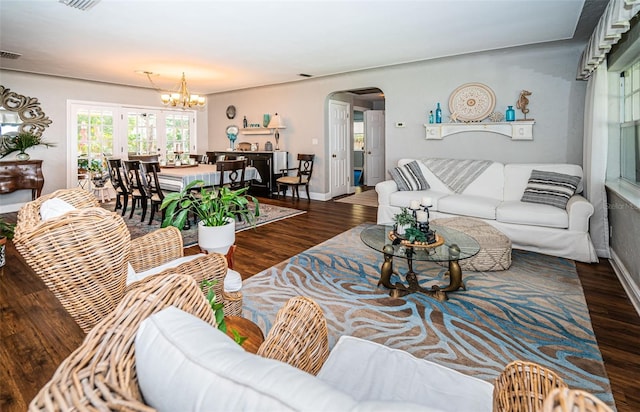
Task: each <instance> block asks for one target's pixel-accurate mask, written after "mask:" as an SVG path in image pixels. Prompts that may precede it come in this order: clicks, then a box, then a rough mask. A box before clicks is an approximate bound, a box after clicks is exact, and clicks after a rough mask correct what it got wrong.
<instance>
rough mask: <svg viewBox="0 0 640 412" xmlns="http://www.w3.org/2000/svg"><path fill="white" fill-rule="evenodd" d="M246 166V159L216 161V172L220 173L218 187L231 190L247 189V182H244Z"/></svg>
mask: <svg viewBox="0 0 640 412" xmlns="http://www.w3.org/2000/svg"><path fill="white" fill-rule="evenodd" d="M247 164H248V160H247V159H240V160H223V161H217V162H216V170H217V171H218V172H220V185H219V186H220V187H222V186H226V187H228V188H230V189H232V190H237V189H242V188H245V187H247V186H248V182H247V181H246V180H245V172H246V170H247Z"/></svg>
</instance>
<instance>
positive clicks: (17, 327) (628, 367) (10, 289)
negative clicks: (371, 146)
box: [0, 198, 640, 412]
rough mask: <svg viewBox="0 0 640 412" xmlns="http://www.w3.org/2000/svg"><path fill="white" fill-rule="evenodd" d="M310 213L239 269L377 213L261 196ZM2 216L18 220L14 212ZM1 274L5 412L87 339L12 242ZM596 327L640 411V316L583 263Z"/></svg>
mask: <svg viewBox="0 0 640 412" xmlns="http://www.w3.org/2000/svg"><path fill="white" fill-rule="evenodd" d="M261 201H262V202H265V203H272V204H276V205H282V206H288V207H295V208H298V209H304V210H306V211H307V212H308V213H305V214H303V215H299V216H296V217H293V218H289V219H285V220H282V221H279V222H275V223H271V224H268V225H266V226H262V227H258V228H256V229H255V230H247V231H243V232H239V233H238V234H237V238H236V244H237V245H238V249H237V251H236V254H235V257H234V264H235V268H236V269H237V270H238V271H239V272H240V273H242V275H243V277H244V278H247V277H250V276H251V275H252V274H255V273H258V272H260V271H262V270H263V269H266V268H268V267H270V266H273V265H274V264H276V263H279V262H281V261H282V260H285V259H287V258H289V257H291V256H293V255H295V254H297V253H299V252H302V251H303V250H306V249H308V248H309V247H311V246H314V245H316V244H318V243H320V242H323V241H325V240H327V239H329V238H331V237H333V236H335V235H337V234H339V233H342V232H343V231H345V230H347V229H349V228H351V227H354V226H357V225H358V224H360V223H363V222H375V220H376V209H375V208H372V207H368V206H359V205H351V204H347V203H336V202H330V201H329V202H319V201H307V200H304V199H303V200H295V201H294V200H291V199H290V198H287V199H282V200H277V199H261ZM3 216H4V217H6V218H8V219H10V220H13V221H15V216H16V214H15V213H11V214H5V215H3ZM7 246H8V247H7V265H6V266H5V267H4V268H3V272H2V274H1V276H0V339H1V341H0V365H1V366H0V411H3V412H9V411H24V410H26V409H27V406H28V403H29V402H30V401H31V399H32V398H33V397H34V396H35V394H36V393H37V392H38V390H39V388H40V387H41V386H42V385H43V384H44V383H45V382H46V381H47V380H49V378H50V377H51V375H52V374H53V372H54V371H55V369H56V367H57V365H58V364H59V363H60V362H61V361H62V360H63V359H64V358H65V357H66V356H68V355H69V353H71V352H72V351H73V350H74V349H75V348H76V347H77V346H78V345H79V344H80V343H81V342H82V339H83V338H84V334H83V332H82V331H81V329H80V328H79V327H78V326H77V325H76V324H75V322H74V321H73V320H72V319H71V318H70V317H69V315H67V313H66V312H65V311H64V309H62V307H61V306H60V304H59V303H58V301H57V300H56V299H55V298H54V297H53V295H52V294H51V293H50V292H49V291H48V290H47V288H46V287H45V286H44V284H43V283H42V282H41V281H40V280H39V279H38V278H37V277H36V276H35V275H34V274H33V273H32V272H31V270H30V269H29V268H28V267H27V266H26V265H25V264H24V262H23V261H22V259H21V257H20V256H19V254H18V253H17V252H16V251H15V248H14V247H13V244H11V242H9V243H8V245H7ZM577 266H578V273H579V275H580V280H581V281H582V285H583V288H584V292H585V297H586V300H587V303H588V306H589V311H590V313H591V318H592V321H593V328H594V331H595V333H596V337H597V339H598V344H599V346H600V350H601V351H602V355H603V358H604V361H605V366H606V370H607V373H608V375H609V379H610V380H611V386H612V388H613V394H614V397H615V400H616V404H617V407H618V410H619V411H622V412H625V411H627V412H632V411H640V391H638V382H640V317H639V316H638V315H637V313H636V312H635V310H634V308H633V306H632V305H631V303H630V302H629V300H628V298H627V296H626V295H625V293H624V290H623V289H622V287H621V286H620V283H619V282H618V280H617V278H616V276H615V274H614V272H613V270H612V269H611V266H610V265H609V263H608V262H606V261H602V262H601V263H598V264H591V265H590V264H581V263H579V264H578V265H577Z"/></svg>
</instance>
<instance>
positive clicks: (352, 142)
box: [327, 87, 385, 198]
mask: <svg viewBox="0 0 640 412" xmlns="http://www.w3.org/2000/svg"><path fill="white" fill-rule="evenodd" d="M338 108H339V110H337V109H338ZM384 110H385V98H384V93H383V92H382V90H380V89H379V88H377V87H370V88H365V89H353V90H344V91H340V92H335V93H332V94H331V95H330V96H329V105H328V116H327V117H328V121H329V128H328V130H329V145H328V146H329V155H330V162H331V163H330V167H329V171H330V177H329V179H330V192H331V197H332V198H333V197H336V196H341V195H345V194H350V193H354V192H356V191H360V190H361V189H364V190H366V189H367V188H368V187H371V186H375V184H376V183H378V182H379V181H382V180H384V178H385V175H384V170H385V168H384V166H385V165H384V162H385V145H384V132H385V120H384ZM345 134H346V136H345ZM345 140H346V144H344V143H345Z"/></svg>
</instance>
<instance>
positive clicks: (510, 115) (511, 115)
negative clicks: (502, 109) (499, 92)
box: [504, 106, 516, 122]
mask: <svg viewBox="0 0 640 412" xmlns="http://www.w3.org/2000/svg"><path fill="white" fill-rule="evenodd" d="M504 119H505V120H506V121H508V122H513V121H514V120H516V111H515V110H513V106H508V108H507V112H506V113H505V115H504Z"/></svg>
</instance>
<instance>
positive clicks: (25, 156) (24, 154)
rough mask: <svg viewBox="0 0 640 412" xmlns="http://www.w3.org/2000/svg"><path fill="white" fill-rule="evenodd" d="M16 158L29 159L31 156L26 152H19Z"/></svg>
mask: <svg viewBox="0 0 640 412" xmlns="http://www.w3.org/2000/svg"><path fill="white" fill-rule="evenodd" d="M16 159H18V160H29V159H31V156H29V154H28V153H25V152H20V153H18V154H17V155H16Z"/></svg>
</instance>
